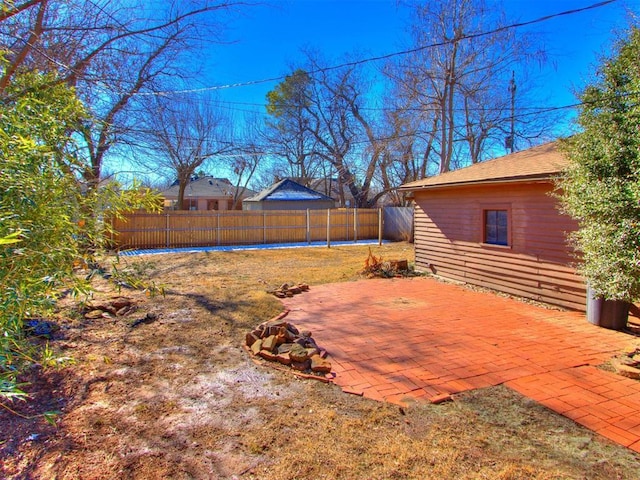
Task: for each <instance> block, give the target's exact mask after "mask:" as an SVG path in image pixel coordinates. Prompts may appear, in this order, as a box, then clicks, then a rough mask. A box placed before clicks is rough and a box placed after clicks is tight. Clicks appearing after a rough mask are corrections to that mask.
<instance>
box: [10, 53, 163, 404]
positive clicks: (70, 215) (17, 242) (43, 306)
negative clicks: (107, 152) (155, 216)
mask: <svg viewBox="0 0 640 480" xmlns="http://www.w3.org/2000/svg"><path fill="white" fill-rule="evenodd" d="M1 60H2V58H1V55H0V61H1ZM0 71H1V68H0ZM0 100H2V101H1V102H0V162H1V168H0V285H1V287H0V398H6V399H8V398H14V397H16V396H18V397H20V396H23V395H24V393H23V392H22V391H21V390H20V389H19V387H18V385H17V384H16V377H17V374H18V372H19V371H20V369H21V367H22V365H23V364H24V363H25V362H26V363H28V362H30V361H32V360H33V359H32V358H30V357H29V358H26V356H25V355H22V354H21V352H24V351H25V350H24V348H23V346H24V320H25V319H27V318H29V317H34V316H39V315H44V314H46V313H47V312H48V311H49V310H50V309H51V308H52V307H53V305H54V304H55V302H56V298H57V294H58V292H60V291H61V289H63V288H71V289H72V290H74V291H76V292H83V291H86V285H83V284H82V282H80V281H79V280H77V279H76V277H75V276H74V264H77V263H79V262H80V263H86V262H87V258H86V256H87V255H90V254H91V253H92V252H94V251H96V249H99V248H100V247H101V246H102V245H103V244H104V242H105V240H106V236H105V230H106V229H108V228H109V222H108V221H105V220H104V219H105V218H108V217H109V216H110V215H120V214H121V212H122V211H123V210H128V209H131V208H140V207H148V208H150V209H153V208H154V207H157V206H158V205H159V203H158V202H157V198H154V196H153V195H150V193H149V192H148V191H145V190H142V189H139V188H133V189H130V190H122V189H121V187H120V186H119V185H117V184H114V183H112V184H108V185H104V186H100V187H99V188H87V187H86V186H84V185H83V184H82V183H81V182H80V180H79V179H81V178H82V175H81V173H82V171H83V169H84V168H85V166H84V165H83V163H82V160H81V158H80V157H79V156H78V154H77V152H78V151H79V147H78V145H77V144H76V142H75V141H74V136H73V132H74V130H75V129H76V128H77V126H78V125H80V123H81V122H82V120H83V119H84V118H85V115H86V113H85V109H84V108H83V105H82V104H81V102H80V101H79V100H78V99H77V98H76V96H75V94H74V92H73V90H72V89H70V88H68V87H67V86H65V85H63V84H62V83H60V82H59V81H57V79H56V78H55V76H53V75H51V74H47V75H45V74H40V73H37V72H29V73H23V74H21V75H18V76H17V77H16V80H15V81H14V82H13V84H12V85H10V86H9V87H8V88H7V90H6V92H5V93H4V96H3V98H2V99H0ZM81 259H82V260H81Z"/></svg>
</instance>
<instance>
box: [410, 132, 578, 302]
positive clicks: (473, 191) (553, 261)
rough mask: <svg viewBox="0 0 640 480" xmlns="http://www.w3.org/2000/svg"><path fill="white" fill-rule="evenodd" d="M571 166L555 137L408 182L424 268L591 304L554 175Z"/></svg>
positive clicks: (419, 258)
mask: <svg viewBox="0 0 640 480" xmlns="http://www.w3.org/2000/svg"><path fill="white" fill-rule="evenodd" d="M567 165H568V161H567V159H566V158H565V157H564V156H563V155H562V154H561V153H560V152H559V151H558V150H557V147H556V144H555V143H547V144H544V145H541V146H538V147H534V148H531V149H529V150H525V151H522V152H517V153H513V154H510V155H507V156H504V157H501V158H497V159H494V160H489V161H486V162H482V163H478V164H474V165H472V166H469V167H466V168H462V169H460V170H456V171H452V172H447V173H444V174H441V175H438V176H434V177H429V178H425V179H423V180H419V181H416V182H412V183H408V184H405V185H403V186H402V187H400V189H401V191H404V192H406V193H409V192H410V193H411V194H412V195H413V197H414V202H415V216H414V229H415V256H416V268H417V269H419V270H423V271H431V272H434V273H435V274H437V275H439V276H442V277H445V278H448V279H452V280H457V281H462V282H465V283H468V284H472V285H478V286H482V287H488V288H491V289H495V290H498V291H502V292H506V293H508V294H513V295H518V296H522V297H526V298H531V299H534V300H538V301H541V302H545V303H548V304H552V305H558V306H562V307H567V308H572V309H577V310H584V309H585V304H586V303H585V296H586V293H585V283H584V280H583V278H581V277H580V276H579V275H578V274H577V273H576V271H575V269H574V268H573V267H572V264H573V261H574V257H573V256H572V249H571V247H569V246H568V244H567V241H566V232H570V231H573V230H575V229H576V228H577V227H578V225H577V223H576V222H575V221H574V220H573V219H572V218H570V217H568V216H567V215H563V214H561V213H560V211H559V210H558V202H557V200H556V199H555V198H554V197H553V196H552V195H551V193H552V192H553V190H554V184H553V178H554V177H555V176H557V175H558V174H559V173H560V172H561V171H562V170H563V169H564V168H565V167H566V166H567Z"/></svg>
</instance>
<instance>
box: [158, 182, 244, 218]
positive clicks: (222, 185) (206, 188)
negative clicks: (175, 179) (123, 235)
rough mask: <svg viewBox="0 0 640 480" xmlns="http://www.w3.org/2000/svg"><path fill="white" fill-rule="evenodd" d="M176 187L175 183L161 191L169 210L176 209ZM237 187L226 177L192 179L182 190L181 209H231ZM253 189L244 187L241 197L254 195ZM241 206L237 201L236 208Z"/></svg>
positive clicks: (238, 208) (165, 205) (177, 187)
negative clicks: (182, 201)
mask: <svg viewBox="0 0 640 480" xmlns="http://www.w3.org/2000/svg"><path fill="white" fill-rule="evenodd" d="M178 189H179V186H178V185H177V183H176V184H174V185H172V186H171V187H170V188H168V189H167V190H165V191H163V192H161V195H162V196H163V197H164V207H165V208H166V209H169V210H176V209H178V208H177V205H176V204H177V202H178ZM237 191H238V189H237V187H235V186H234V185H232V184H231V182H230V181H229V180H227V179H226V178H215V177H210V176H204V177H200V178H196V179H193V180H192V181H191V182H189V184H188V185H187V186H186V188H185V191H184V203H183V208H182V209H183V210H222V211H224V210H232V209H233V201H234V196H235V194H236V192H237ZM255 193H256V192H254V191H253V190H248V189H245V190H244V191H243V192H241V195H240V196H241V198H245V197H248V196H251V195H255ZM241 208H242V204H241V202H238V205H237V206H236V210H240V209H241Z"/></svg>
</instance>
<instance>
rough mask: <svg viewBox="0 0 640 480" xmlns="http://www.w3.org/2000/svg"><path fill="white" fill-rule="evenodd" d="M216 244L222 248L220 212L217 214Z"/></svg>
mask: <svg viewBox="0 0 640 480" xmlns="http://www.w3.org/2000/svg"><path fill="white" fill-rule="evenodd" d="M216 244H217V245H218V246H220V212H218V213H216Z"/></svg>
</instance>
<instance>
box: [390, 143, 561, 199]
mask: <svg viewBox="0 0 640 480" xmlns="http://www.w3.org/2000/svg"><path fill="white" fill-rule="evenodd" d="M568 164H569V160H568V159H567V158H566V157H565V156H564V155H563V154H562V153H560V152H559V151H558V147H557V143H556V142H550V143H545V144H543V145H539V146H537V147H533V148H530V149H528V150H522V151H520V152H516V153H512V154H509V155H505V156H504V157H499V158H495V159H493V160H487V161H486V162H481V163H476V164H474V165H470V166H468V167H464V168H461V169H459V170H454V171H451V172H446V173H442V174H440V175H436V176H433V177H427V178H424V179H422V180H417V181H415V182H410V183H406V184H404V185H402V186H401V187H400V190H404V191H411V190H422V189H429V188H441V187H446V186H454V185H470V184H481V183H482V184H490V183H503V182H520V181H530V180H542V179H549V178H551V177H552V176H554V175H556V174H558V173H560V172H561V171H562V170H564V169H565V168H566V167H567V166H568Z"/></svg>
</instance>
